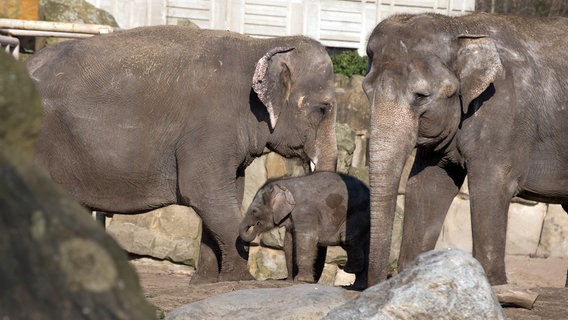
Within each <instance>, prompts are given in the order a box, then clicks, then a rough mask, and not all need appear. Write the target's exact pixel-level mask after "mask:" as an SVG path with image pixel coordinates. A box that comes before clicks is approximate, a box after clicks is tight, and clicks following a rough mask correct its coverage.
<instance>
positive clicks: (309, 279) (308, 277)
mask: <svg viewBox="0 0 568 320" xmlns="http://www.w3.org/2000/svg"><path fill="white" fill-rule="evenodd" d="M294 281H298V282H306V283H315V282H316V281H315V279H314V276H313V275H297V276H296V279H294Z"/></svg>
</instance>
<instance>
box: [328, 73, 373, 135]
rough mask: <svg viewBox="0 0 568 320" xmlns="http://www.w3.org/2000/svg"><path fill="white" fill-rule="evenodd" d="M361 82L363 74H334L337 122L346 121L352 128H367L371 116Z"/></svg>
mask: <svg viewBox="0 0 568 320" xmlns="http://www.w3.org/2000/svg"><path fill="white" fill-rule="evenodd" d="M362 83H363V76H360V75H353V76H351V77H347V76H344V75H342V74H335V90H336V91H335V97H336V100H337V122H338V123H346V124H348V125H349V126H350V127H351V128H353V129H354V130H367V129H368V128H369V121H370V117H371V107H370V105H369V100H368V99H367V96H366V95H365V92H364V91H363V86H362Z"/></svg>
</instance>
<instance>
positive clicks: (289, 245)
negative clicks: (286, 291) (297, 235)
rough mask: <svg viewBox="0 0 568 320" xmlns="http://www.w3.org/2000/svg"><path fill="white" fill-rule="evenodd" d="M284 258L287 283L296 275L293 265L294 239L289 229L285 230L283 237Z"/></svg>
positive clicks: (296, 271)
mask: <svg viewBox="0 0 568 320" xmlns="http://www.w3.org/2000/svg"><path fill="white" fill-rule="evenodd" d="M284 256H285V257H286V269H287V271H288V278H287V280H288V281H293V280H294V276H295V275H296V274H297V273H298V270H296V265H295V263H294V239H293V236H292V233H291V232H290V228H288V227H287V228H286V234H285V235H284Z"/></svg>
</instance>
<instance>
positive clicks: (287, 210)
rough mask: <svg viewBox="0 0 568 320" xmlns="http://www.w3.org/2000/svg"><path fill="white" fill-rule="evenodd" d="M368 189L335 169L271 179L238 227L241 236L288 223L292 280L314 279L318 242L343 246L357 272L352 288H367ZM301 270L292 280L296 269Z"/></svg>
mask: <svg viewBox="0 0 568 320" xmlns="http://www.w3.org/2000/svg"><path fill="white" fill-rule="evenodd" d="M369 212H370V209H369V189H368V188H367V186H365V184H363V183H362V182H361V181H359V180H358V179H356V178H353V177H351V176H348V175H343V174H339V173H333V172H316V173H312V174H309V175H306V176H302V177H291V178H282V179H277V180H272V181H269V182H267V183H266V184H265V185H264V186H263V187H262V188H260V189H259V190H258V191H257V193H256V195H255V197H254V199H253V201H252V203H251V205H250V207H249V209H248V211H247V213H246V215H245V217H244V218H243V220H242V222H241V225H240V228H239V230H240V236H241V238H242V239H243V240H244V241H247V242H250V241H252V240H253V239H254V238H255V237H256V235H257V234H259V233H261V232H265V231H268V230H270V229H272V228H275V227H280V226H284V227H286V235H285V238H284V252H285V255H286V266H287V268H288V279H289V280H291V279H294V280H297V281H304V282H315V278H314V265H315V261H316V256H317V252H318V246H320V247H325V246H331V245H341V246H342V247H343V248H344V249H345V250H346V251H347V264H346V265H345V269H344V270H345V271H346V272H350V273H355V275H356V280H355V283H354V284H353V287H354V288H365V287H366V286H367V261H368V259H367V257H368V251H369ZM295 268H297V270H298V274H297V276H296V278H294V269H295Z"/></svg>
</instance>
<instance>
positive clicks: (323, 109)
mask: <svg viewBox="0 0 568 320" xmlns="http://www.w3.org/2000/svg"><path fill="white" fill-rule="evenodd" d="M329 110H331V106H330V105H329V104H322V105H318V106H315V107H314V108H313V109H312V111H313V112H317V113H319V114H321V115H322V116H324V115H326V114H327V113H328V111H329Z"/></svg>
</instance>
